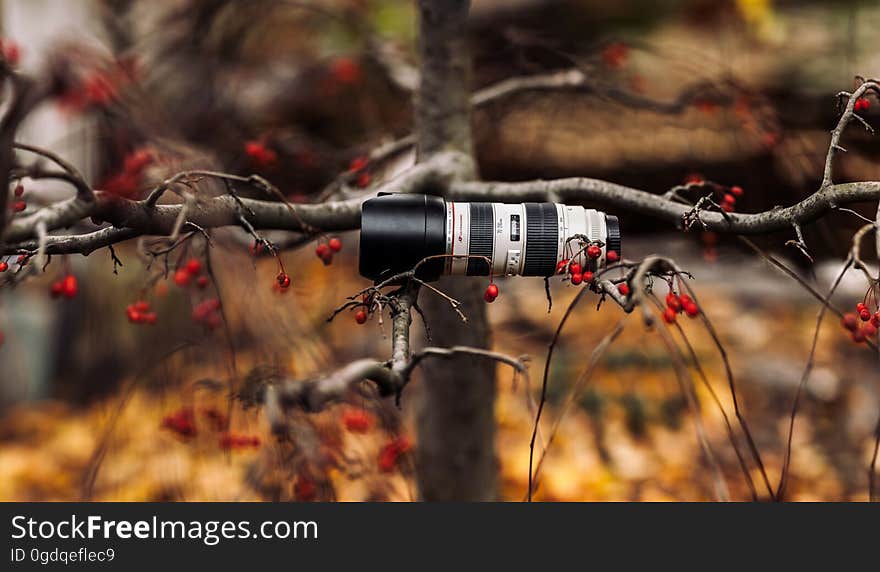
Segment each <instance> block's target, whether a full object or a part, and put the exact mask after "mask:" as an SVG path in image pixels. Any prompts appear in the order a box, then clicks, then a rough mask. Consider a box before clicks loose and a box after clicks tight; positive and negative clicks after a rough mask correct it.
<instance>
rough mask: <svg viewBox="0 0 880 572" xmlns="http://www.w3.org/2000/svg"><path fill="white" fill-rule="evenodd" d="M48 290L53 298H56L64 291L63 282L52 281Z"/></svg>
mask: <svg viewBox="0 0 880 572" xmlns="http://www.w3.org/2000/svg"><path fill="white" fill-rule="evenodd" d="M49 292H50V293H51V294H52V297H53V298H58V297H59V296H61V294H63V293H64V284H62V283H61V280H59V281H57V282H52V286H51V288H50V289H49Z"/></svg>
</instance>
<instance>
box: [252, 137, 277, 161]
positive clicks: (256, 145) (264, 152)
mask: <svg viewBox="0 0 880 572" xmlns="http://www.w3.org/2000/svg"><path fill="white" fill-rule="evenodd" d="M244 152H245V153H246V154H247V156H248V157H250V158H251V161H252V162H253V163H254V164H255V165H257V166H258V167H268V166H269V165H271V164H273V163H275V161H277V160H278V153H276V152H275V151H273V150H272V149H269V148H268V147H267V146H266V144H265V143H263V142H262V141H248V142H247V143H245V144H244Z"/></svg>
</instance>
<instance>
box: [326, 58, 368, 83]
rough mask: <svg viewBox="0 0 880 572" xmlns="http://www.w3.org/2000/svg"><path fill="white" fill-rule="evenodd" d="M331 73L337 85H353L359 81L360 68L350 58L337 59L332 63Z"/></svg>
mask: <svg viewBox="0 0 880 572" xmlns="http://www.w3.org/2000/svg"><path fill="white" fill-rule="evenodd" d="M331 71H332V73H333V77H334V78H336V81H338V82H339V83H344V84H353V83H357V82H359V81H360V79H361V66H360V64H359V63H358V62H357V61H355V60H353V59H351V58H339V59H338V60H336V61H335V62H333V66H332V67H331Z"/></svg>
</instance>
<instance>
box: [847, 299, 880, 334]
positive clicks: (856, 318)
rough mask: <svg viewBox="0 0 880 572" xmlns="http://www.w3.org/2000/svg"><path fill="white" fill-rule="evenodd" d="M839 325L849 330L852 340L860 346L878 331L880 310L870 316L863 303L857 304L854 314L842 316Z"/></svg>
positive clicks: (879, 327)
mask: <svg viewBox="0 0 880 572" xmlns="http://www.w3.org/2000/svg"><path fill="white" fill-rule="evenodd" d="M841 325H842V326H843V327H844V329H846V330H849V332H850V335H851V336H852V340H853V341H854V342H855V343H857V344H860V343H862V342H864V341H865V340H869V339H871V338H873V337H874V336H876V335H877V331H878V330H880V310H878V311H876V312H874V313H873V314H872V313H871V310H869V309H868V306H867V305H866V304H865V303H864V302H859V303H858V304H856V312H855V313H852V312H849V313H847V314H844V315H843V320H842V321H841Z"/></svg>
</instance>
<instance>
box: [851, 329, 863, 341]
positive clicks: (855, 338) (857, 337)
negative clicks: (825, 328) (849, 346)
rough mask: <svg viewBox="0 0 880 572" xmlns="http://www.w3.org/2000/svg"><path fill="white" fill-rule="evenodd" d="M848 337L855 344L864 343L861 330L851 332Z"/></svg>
mask: <svg viewBox="0 0 880 572" xmlns="http://www.w3.org/2000/svg"><path fill="white" fill-rule="evenodd" d="M850 336H851V337H852V341H854V342H855V343H857V344H860V343H862V342H864V341H865V333H864V332H863V331H862V330H853V332H852V333H851V334H850Z"/></svg>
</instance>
